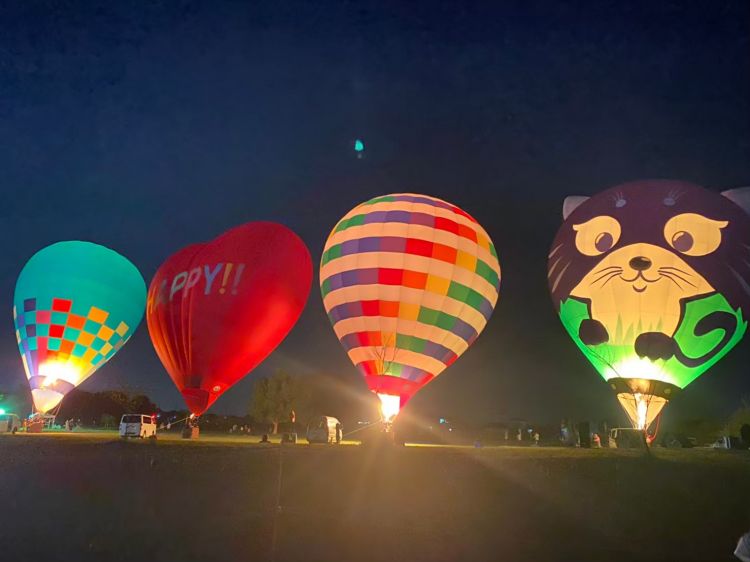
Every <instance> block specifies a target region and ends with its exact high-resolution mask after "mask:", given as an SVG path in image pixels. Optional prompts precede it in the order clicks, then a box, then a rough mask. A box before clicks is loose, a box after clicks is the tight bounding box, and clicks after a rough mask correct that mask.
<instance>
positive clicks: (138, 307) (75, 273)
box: [13, 241, 146, 413]
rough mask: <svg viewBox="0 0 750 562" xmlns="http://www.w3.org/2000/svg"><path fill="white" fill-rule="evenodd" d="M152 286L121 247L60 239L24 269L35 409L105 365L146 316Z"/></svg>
mask: <svg viewBox="0 0 750 562" xmlns="http://www.w3.org/2000/svg"><path fill="white" fill-rule="evenodd" d="M145 304H146V284H145V282H144V281H143V277H142V276H141V274H140V272H139V271H138V269H137V268H136V267H135V266H134V265H133V264H132V263H131V262H130V261H128V260H127V259H125V258H124V257H122V256H121V255H120V254H118V253H117V252H115V251H113V250H110V249H109V248H105V247H104V246H99V245H98V244H92V243H91V242H79V241H70V242H58V243H56V244H52V245H51V246H47V247H46V248H44V249H42V250H40V251H39V252H37V253H36V254H34V255H33V256H32V257H31V259H30V260H29V261H28V262H27V263H26V265H25V266H24V268H23V269H22V270H21V274H20V275H19V276H18V281H17V282H16V291H15V295H14V297H13V320H14V323H15V327H16V339H17V340H18V348H19V350H20V352H21V358H22V360H23V366H24V369H25V370H26V376H27V378H28V379H29V386H30V387H31V395H32V398H33V401H34V408H35V409H36V411H37V412H39V413H46V412H48V411H50V410H52V409H53V408H55V407H56V406H57V405H58V404H59V403H60V401H61V400H62V399H63V397H64V396H65V395H66V394H67V393H68V392H70V391H71V390H72V389H73V388H75V387H76V386H78V385H79V384H81V383H82V382H83V381H85V380H86V379H87V378H89V377H90V376H91V375H92V374H94V372H95V371H96V370H97V369H99V368H100V367H101V366H102V365H104V363H106V362H107V361H108V360H109V359H111V358H112V356H113V355H114V354H115V353H116V352H117V351H118V350H119V349H120V348H121V347H122V346H123V345H124V344H125V342H126V341H128V339H129V338H130V336H132V335H133V332H134V331H135V330H136V328H137V327H138V324H139V323H140V322H141V319H142V318H143V311H144V308H145Z"/></svg>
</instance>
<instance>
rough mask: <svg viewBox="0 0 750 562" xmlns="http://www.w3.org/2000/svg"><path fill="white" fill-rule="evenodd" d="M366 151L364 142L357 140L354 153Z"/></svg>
mask: <svg viewBox="0 0 750 562" xmlns="http://www.w3.org/2000/svg"><path fill="white" fill-rule="evenodd" d="M364 150H365V143H364V142H363V141H362V140H360V139H356V140H355V141H354V151H355V152H364Z"/></svg>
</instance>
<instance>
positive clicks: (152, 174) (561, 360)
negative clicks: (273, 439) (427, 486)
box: [0, 0, 750, 419]
mask: <svg viewBox="0 0 750 562" xmlns="http://www.w3.org/2000/svg"><path fill="white" fill-rule="evenodd" d="M15 4H16V5H15V8H8V7H7V6H6V7H4V8H3V10H2V18H0V143H1V144H0V194H1V195H2V204H1V205H0V225H1V226H2V229H1V232H2V235H1V236H2V257H1V259H0V299H4V302H6V305H7V312H8V314H7V320H6V323H5V330H4V332H5V335H4V336H3V335H2V334H0V386H1V387H5V388H8V387H12V386H15V385H16V384H18V383H22V382H23V381H24V375H23V368H22V366H21V362H20V360H19V358H18V354H17V349H16V345H15V338H14V337H13V327H12V319H11V314H10V308H11V301H12V294H13V287H14V282H15V277H16V276H17V274H18V272H19V271H20V269H21V267H22V266H23V264H24V262H25V261H26V259H28V258H29V257H30V256H31V255H32V254H33V253H34V252H35V251H36V250H38V249H40V248H41V247H43V246H45V245H47V244H49V243H51V242H54V241H57V240H64V239H85V240H92V241H95V242H99V243H101V244H104V245H107V246H110V247H112V248H114V249H116V250H118V251H119V252H121V253H123V254H124V255H125V256H127V257H128V258H130V259H131V260H132V261H133V262H134V263H135V264H136V265H137V266H138V267H139V268H140V269H141V271H142V272H143V274H144V277H145V278H146V280H147V281H149V280H150V278H151V276H152V275H153V273H154V272H155V270H156V268H157V267H158V265H159V264H160V263H161V262H162V261H163V260H164V259H165V258H166V257H167V256H169V255H170V254H171V253H172V252H174V251H175V250H176V249H178V248H179V247H181V246H183V245H185V244H188V243H190V242H194V241H198V240H203V239H208V238H212V237H214V236H215V235H217V234H219V233H220V232H222V231H223V230H225V229H227V228H229V227H231V226H233V225H235V224H238V223H241V222H244V221H249V220H256V219H269V220H278V221H280V222H283V223H285V224H287V225H288V226H290V227H291V228H293V229H294V230H296V231H297V232H298V233H299V234H300V235H302V236H303V238H304V239H305V241H306V242H307V243H308V245H309V247H310V250H311V252H312V254H313V260H314V261H316V262H317V260H318V259H319V257H320V252H321V248H322V246H323V243H324V241H325V237H326V236H327V234H328V231H329V230H330V228H331V227H332V225H333V224H334V223H335V222H336V221H337V220H338V219H339V218H340V217H341V215H343V214H344V213H345V212H346V211H348V210H349V209H350V208H351V207H352V206H353V205H355V204H356V203H359V202H361V201H362V200H364V199H367V198H369V197H371V196H374V195H377V194H381V193H387V192H393V191H405V190H409V191H421V192H424V193H428V194H431V195H435V196H438V197H442V198H445V199H447V200H449V201H451V202H453V203H455V204H457V205H459V206H461V207H463V208H464V209H466V210H467V211H469V212H470V213H472V214H473V215H474V216H475V217H476V218H477V219H478V220H479V222H480V223H482V224H483V225H484V227H485V228H486V229H487V231H488V232H489V233H490V235H491V236H492V238H493V240H494V242H495V244H496V245H497V247H498V249H499V253H500V259H501V264H502V266H503V275H504V276H503V284H502V288H501V298H500V302H499V305H498V307H497V309H496V313H495V316H494V317H493V318H492V320H491V321H490V323H489V325H488V327H487V329H486V330H485V332H484V333H483V335H482V336H481V337H480V338H479V340H478V341H477V343H476V344H475V345H474V346H473V348H472V349H470V350H469V351H468V352H467V354H466V355H465V356H464V357H463V358H461V359H460V360H459V361H458V362H457V363H456V364H455V365H453V366H452V367H451V368H450V369H449V370H447V371H446V372H445V373H444V374H443V375H442V376H441V377H439V378H438V379H437V380H436V382H434V383H433V384H431V385H430V386H428V387H427V388H425V389H424V390H423V391H422V392H421V393H420V395H419V396H418V397H417V398H415V399H414V401H413V408H414V409H415V410H417V411H420V410H421V411H424V412H432V411H440V412H444V413H447V414H448V415H456V416H459V417H465V418H469V419H490V418H493V417H496V416H499V415H517V416H525V417H530V418H536V417H546V418H548V419H555V418H557V417H559V416H561V415H572V416H598V415H608V414H609V413H616V412H617V408H618V406H617V405H616V403H615V400H614V398H613V397H612V396H610V394H609V390H608V388H607V387H606V385H604V383H603V382H601V380H600V378H599V377H598V375H597V374H596V373H595V371H594V370H593V368H592V367H590V366H589V365H588V364H587V363H586V360H585V359H584V358H583V356H582V355H580V354H579V352H578V351H577V350H576V349H575V346H574V345H573V344H572V342H571V341H569V339H568V337H567V335H566V334H565V333H564V331H563V328H562V326H561V325H560V323H559V321H558V319H557V318H556V317H555V314H554V312H553V309H552V306H551V303H550V300H549V296H548V293H547V287H546V255H547V249H548V247H549V244H550V242H551V240H552V238H553V236H554V234H555V232H556V230H557V228H558V226H559V223H560V220H561V218H560V206H561V202H562V199H563V198H564V197H565V196H566V195H568V194H573V193H575V194H590V193H594V192H596V191H599V190H601V189H603V188H605V187H608V186H610V185H613V184H616V183H619V182H622V181H626V180H633V179H639V178H647V177H666V178H676V179H684V180H689V181H694V182H696V183H699V184H703V185H706V186H711V187H716V188H729V187H736V186H739V185H746V184H749V183H750V158H749V156H750V31H749V30H750V25H749V23H750V4H748V3H747V2H745V1H744V0H737V1H729V2H723V1H716V0H712V1H702V2H691V3H689V7H684V6H683V4H688V3H683V2H658V3H656V2H643V3H637V2H636V3H634V2H611V1H606V0H605V1H599V2H591V3H590V5H587V4H586V3H579V2H567V1H564V0H563V1H559V2H554V3H550V2H538V3H535V2H526V1H523V2H503V3H498V4H502V6H496V7H494V8H491V9H490V8H481V9H480V8H471V7H467V6H464V5H463V4H464V3H462V2H424V3H414V5H413V6H412V7H410V8H408V9H407V8H405V7H404V6H403V5H402V3H399V2H393V3H385V2H371V3H355V2H331V1H321V2H314V3H313V2H262V3H235V2H219V1H213V2H205V3H198V2H142V1H140V0H136V1H124V0H121V1H118V2H112V3H104V4H101V5H99V6H96V5H94V4H93V3H85V2H81V3H76V2H18V3H15ZM477 4H478V5H480V4H482V5H483V4H485V3H477ZM355 138H362V139H364V140H365V143H366V156H365V158H364V159H361V160H359V159H357V158H356V157H355V154H354V152H353V150H352V143H353V141H354V139H355ZM315 283H316V285H317V279H316V281H315ZM749 348H750V343H748V342H747V341H745V342H743V343H742V344H740V346H738V348H737V349H735V350H734V351H733V352H732V353H731V354H730V355H729V356H728V357H727V358H726V359H725V360H724V361H723V362H722V363H720V364H719V365H718V366H717V367H716V368H714V369H713V370H712V371H709V372H708V373H707V374H706V375H704V376H703V377H702V378H701V379H700V380H699V381H697V382H695V383H693V384H692V385H691V386H690V387H688V390H687V391H686V392H685V394H684V395H683V396H682V397H681V398H678V399H676V400H675V401H674V404H673V406H672V409H673V410H674V411H675V412H676V413H677V414H681V415H691V414H693V413H695V414H703V413H714V412H723V411H727V410H731V409H732V408H734V407H735V406H736V405H738V403H739V396H740V395H741V394H743V393H745V394H747V393H750V377H748V374H747V367H746V366H747V364H748V361H750V349H749ZM281 366H283V367H286V368H287V369H289V370H290V371H294V372H314V371H325V372H330V373H335V374H336V376H338V377H340V378H341V380H342V384H347V385H349V384H351V385H353V386H358V384H359V381H358V379H357V373H356V371H355V370H354V368H353V367H351V365H350V364H349V363H348V359H347V358H346V355H345V353H344V352H343V350H342V349H341V347H340V346H339V344H338V341H337V340H336V339H335V337H334V335H333V332H332V330H331V328H330V325H329V324H328V321H327V319H326V317H325V314H324V312H323V308H322V304H321V300H320V296H319V292H318V291H317V286H314V288H313V291H312V292H311V296H310V300H309V303H308V307H307V309H306V311H305V313H304V315H303V317H302V319H301V321H300V324H299V325H298V326H297V328H296V329H295V330H294V331H293V332H292V334H291V335H290V336H289V338H288V339H287V340H286V341H285V342H284V343H283V344H282V346H281V347H280V348H279V349H278V350H277V351H276V352H275V353H274V354H273V355H272V356H271V358H269V359H268V360H267V361H266V362H265V363H263V364H262V365H261V367H259V368H258V370H257V371H258V373H260V374H263V373H266V374H267V373H270V372H272V371H273V370H274V369H276V368H278V367H281ZM251 378H252V377H251ZM119 386H126V387H128V388H130V389H134V390H136V389H137V390H140V391H145V392H147V393H149V394H150V395H152V396H153V397H154V398H155V399H156V400H157V401H158V402H159V403H160V404H161V405H162V406H163V407H177V406H179V405H180V396H179V394H178V393H177V391H176V390H175V389H174V387H173V386H172V383H171V381H170V380H169V378H168V376H167V375H166V373H165V372H164V371H163V369H162V367H161V365H160V363H159V362H158V359H157V358H156V355H155V354H154V352H153V350H152V349H151V345H150V342H149V339H148V334H147V331H146V328H145V325H144V326H142V327H141V329H140V330H139V332H138V333H137V334H136V336H135V337H134V338H133V340H131V342H130V343H129V344H128V345H127V346H126V347H125V348H124V349H123V350H122V352H121V353H120V354H119V355H118V356H117V357H115V359H114V360H113V361H111V362H110V363H109V364H108V365H107V366H106V367H105V368H104V369H102V370H101V371H100V372H99V373H97V374H96V375H95V376H94V377H93V378H92V379H91V380H90V382H88V383H86V385H85V388H88V389H97V388H105V387H119ZM250 388H251V381H250V380H249V379H248V380H245V381H244V382H242V383H240V384H238V385H237V387H236V388H235V389H234V390H233V391H230V392H229V393H228V394H227V395H226V396H225V397H223V398H222V399H220V400H219V402H217V404H216V406H215V407H214V411H243V410H244V409H245V407H246V404H247V402H248V399H249V393H250Z"/></svg>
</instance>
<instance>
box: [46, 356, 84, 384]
mask: <svg viewBox="0 0 750 562" xmlns="http://www.w3.org/2000/svg"><path fill="white" fill-rule="evenodd" d="M39 375H40V376H42V377H44V382H43V383H42V387H43V388H45V387H48V386H52V385H53V384H55V382H57V380H58V379H61V380H64V381H66V382H69V383H71V384H73V385H76V384H78V382H79V381H80V380H81V371H80V370H79V369H78V368H77V367H76V366H75V365H72V364H70V363H65V362H63V361H47V362H46V363H42V364H41V365H40V366H39Z"/></svg>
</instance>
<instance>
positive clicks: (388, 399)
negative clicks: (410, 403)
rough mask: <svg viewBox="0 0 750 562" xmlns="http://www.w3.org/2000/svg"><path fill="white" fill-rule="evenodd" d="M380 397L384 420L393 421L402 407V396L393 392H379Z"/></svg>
mask: <svg viewBox="0 0 750 562" xmlns="http://www.w3.org/2000/svg"><path fill="white" fill-rule="evenodd" d="M378 398H380V412H381V414H382V415H383V420H385V421H386V422H392V421H393V418H395V417H396V416H397V415H398V411H399V409H400V408H401V397H400V396H394V395H393V394H378Z"/></svg>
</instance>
